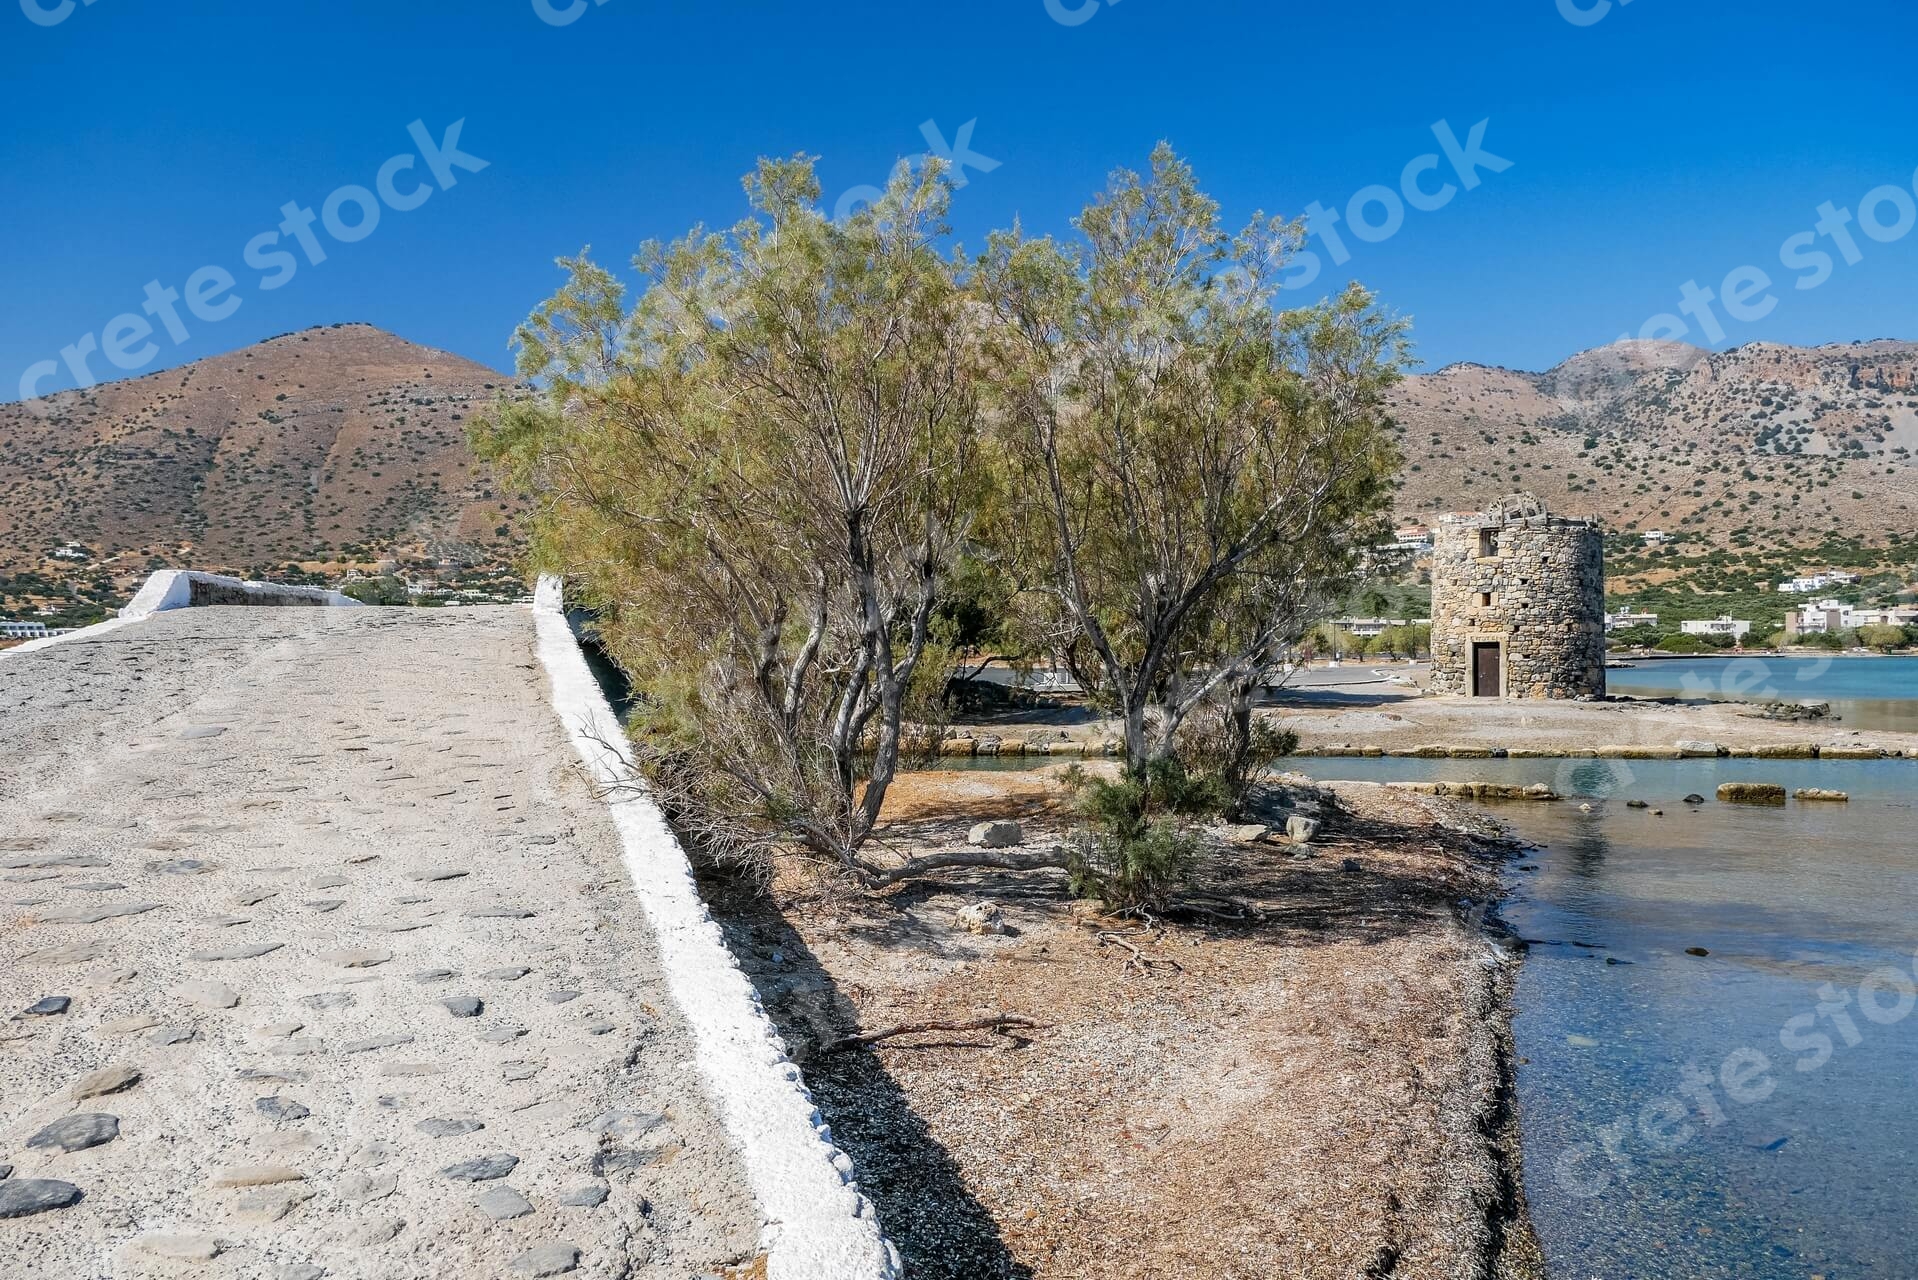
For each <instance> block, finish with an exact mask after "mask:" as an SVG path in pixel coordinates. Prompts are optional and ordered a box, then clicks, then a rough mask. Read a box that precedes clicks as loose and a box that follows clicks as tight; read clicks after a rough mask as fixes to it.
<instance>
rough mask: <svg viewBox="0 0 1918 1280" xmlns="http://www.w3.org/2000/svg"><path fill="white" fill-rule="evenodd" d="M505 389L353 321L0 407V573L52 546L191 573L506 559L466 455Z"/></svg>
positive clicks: (502, 521) (487, 492)
mask: <svg viewBox="0 0 1918 1280" xmlns="http://www.w3.org/2000/svg"><path fill="white" fill-rule="evenodd" d="M509 386H510V380H509V379H507V378H506V377H504V376H503V375H501V374H499V373H496V372H494V371H493V370H491V369H488V368H486V367H484V366H482V365H478V364H475V363H473V362H472V361H470V360H465V359H462V358H460V357H458V356H453V355H448V354H447V353H445V352H443V351H434V350H431V349H429V348H426V347H421V346H416V345H414V344H413V343H410V342H406V341H404V340H403V339H400V338H396V337H394V336H393V335H392V334H389V333H385V332H382V331H381V330H378V329H375V328H372V327H371V326H368V325H357V324H354V325H335V326H331V327H327V328H320V329H311V330H307V331H306V332H303V333H294V334H287V335H284V336H282V337H278V338H273V339H271V340H269V341H266V342H262V343H260V344H258V345H257V346H252V347H248V348H246V349H245V350H242V351H237V352H234V353H232V354H231V355H224V356H217V357H214V358H212V359H208V360H202V361H199V362H197V363H195V364H190V365H185V366H182V367H180V368H177V369H168V370H166V371H164V372H161V373H154V374H149V375H147V376H145V377H141V378H134V379H130V380H128V381H124V382H114V383H107V384H103V385H101V386H97V387H93V388H91V389H88V390H86V391H82V392H73V393H68V394H64V395H61V396H58V397H54V398H53V400H52V402H51V408H52V411H51V413H50V414H49V415H48V416H45V417H41V416H36V415H35V414H33V413H31V412H29V411H28V409H27V408H26V407H25V406H23V405H19V404H6V405H0V486H3V487H4V491H5V492H6V494H7V502H6V503H5V504H4V506H0V571H5V570H16V571H17V570H23V569H28V568H35V567H44V566H46V565H48V564H49V563H52V562H49V561H48V560H47V559H46V557H47V555H48V553H49V552H50V551H52V550H54V549H55V548H57V547H60V546H61V545H63V544H67V543H77V544H81V545H84V546H85V547H87V548H88V549H89V550H90V551H91V552H92V553H93V555H94V556H95V557H98V558H101V559H107V558H111V557H129V556H131V557H139V558H144V557H146V556H157V557H159V558H161V559H163V560H166V561H167V562H169V563H182V564H184V563H191V564H192V565H193V567H195V568H207V569H216V568H217V569H230V570H236V571H245V570H247V569H249V568H254V567H259V566H265V565H271V564H275V563H278V562H281V561H288V560H294V561H314V560H328V559H332V558H334V557H336V556H337V555H339V554H340V553H341V552H343V551H346V550H348V549H351V551H352V552H354V553H356V554H366V553H373V554H387V553H391V552H401V551H422V552H426V553H428V554H433V555H436V556H447V557H452V558H457V559H463V560H470V561H485V560H491V559H497V558H499V557H501V556H503V555H504V554H506V548H507V545H508V534H507V527H508V524H509V522H510V519H511V517H512V515H513V513H514V512H515V511H516V510H517V509H518V504H517V503H516V501H515V500H514V499H513V498H512V497H511V496H509V495H505V494H500V493H497V492H496V491H495V490H494V488H493V485H492V482H491V480H490V478H489V477H488V476H487V475H486V474H485V472H484V470H483V469H482V468H480V467H479V466H478V465H477V464H476V462H475V460H474V459H473V457H472V455H471V454H470V453H469V452H468V450H467V446H466V440H465V426H466V424H465V419H466V417H467V415H469V414H471V413H473V412H476V411H478V410H480V409H482V408H484V407H485V406H487V405H489V404H491V403H492V402H493V400H494V398H495V396H496V395H497V394H498V392H499V391H500V390H501V389H502V388H505V387H509Z"/></svg>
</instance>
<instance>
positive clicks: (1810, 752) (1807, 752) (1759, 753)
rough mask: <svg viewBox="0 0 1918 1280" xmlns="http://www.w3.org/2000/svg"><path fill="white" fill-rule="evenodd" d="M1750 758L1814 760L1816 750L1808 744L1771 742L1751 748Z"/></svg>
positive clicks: (1816, 754)
mask: <svg viewBox="0 0 1918 1280" xmlns="http://www.w3.org/2000/svg"><path fill="white" fill-rule="evenodd" d="M1752 756H1753V758H1754V759H1758V760H1816V759H1817V758H1818V748H1817V747H1816V746H1814V745H1812V744H1811V743H1809V742H1773V743H1769V744H1767V745H1765V746H1762V747H1753V748H1752Z"/></svg>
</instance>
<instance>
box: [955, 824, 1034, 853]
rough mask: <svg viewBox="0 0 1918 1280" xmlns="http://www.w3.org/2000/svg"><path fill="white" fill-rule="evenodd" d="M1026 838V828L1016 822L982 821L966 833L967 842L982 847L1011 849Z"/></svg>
mask: <svg viewBox="0 0 1918 1280" xmlns="http://www.w3.org/2000/svg"><path fill="white" fill-rule="evenodd" d="M1025 840H1026V832H1025V828H1024V827H1022V826H1020V825H1019V824H1018V823H1016V822H981V823H980V824H979V825H977V826H975V827H974V828H973V829H972V830H971V831H968V832H967V833H966V843H967V844H969V845H973V846H976V847H977V848H980V849H1010V848H1013V847H1014V846H1016V845H1021V844H1024V843H1025Z"/></svg>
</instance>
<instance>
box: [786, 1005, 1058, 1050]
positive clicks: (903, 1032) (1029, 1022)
mask: <svg viewBox="0 0 1918 1280" xmlns="http://www.w3.org/2000/svg"><path fill="white" fill-rule="evenodd" d="M1044 1025H1045V1024H1044V1023H1041V1022H1036V1021H1034V1020H1033V1019H1031V1018H1028V1017H1026V1016H1025V1015H1024V1014H1021V1013H1000V1014H995V1015H993V1016H992V1017H990V1018H971V1019H968V1020H966V1021H964V1022H902V1023H900V1024H899V1025H898V1026H896V1027H886V1028H884V1029H883V1030H879V1031H868V1032H866V1033H865V1034H864V1035H857V1036H843V1037H841V1038H840V1039H838V1040H828V1041H826V1043H824V1044H822V1045H820V1046H819V1049H818V1052H820V1053H837V1052H838V1051H839V1050H841V1049H851V1048H854V1047H855V1046H858V1045H873V1044H878V1043H879V1042H880V1041H881V1040H891V1039H893V1038H894V1037H896V1036H910V1035H917V1034H918V1033H920V1032H922V1031H992V1032H996V1033H997V1034H999V1035H1005V1034H1006V1033H1007V1032H1008V1031H1010V1030H1021V1031H1031V1030H1036V1029H1038V1028H1040V1027H1043V1026H1044Z"/></svg>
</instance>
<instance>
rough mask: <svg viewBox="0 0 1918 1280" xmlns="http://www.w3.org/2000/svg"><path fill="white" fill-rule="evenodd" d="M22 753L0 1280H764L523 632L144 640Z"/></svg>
mask: <svg viewBox="0 0 1918 1280" xmlns="http://www.w3.org/2000/svg"><path fill="white" fill-rule="evenodd" d="M0 725H4V726H5V730H6V733H7V736H8V738H9V743H8V746H7V749H6V753H5V756H4V758H0V1017H4V1018H6V1019H7V1020H6V1021H4V1022H0V1276H5V1277H7V1278H8V1280H13V1277H22V1278H23V1280H25V1278H27V1277H49V1278H53V1277H58V1278H59V1280H94V1278H95V1277H100V1278H104V1277H115V1278H116V1280H119V1278H144V1277H149V1276H151V1277H175V1276H193V1277H202V1276H204V1277H208V1278H209V1280H214V1278H228V1280H316V1278H317V1277H320V1276H326V1277H329V1278H332V1277H337V1278H339V1280H362V1278H363V1280H399V1278H405V1277H425V1276H432V1277H438V1278H442V1280H464V1278H466V1277H483V1276H485V1277H490V1276H505V1277H516V1276H544V1275H555V1274H564V1273H566V1272H568V1271H576V1272H577V1274H580V1275H590V1276H594V1277H601V1276H617V1277H632V1278H633V1280H664V1278H665V1277H673V1278H675V1280H684V1278H686V1277H691V1276H702V1275H713V1276H728V1275H734V1274H737V1275H740V1276H751V1275H758V1274H762V1272H761V1265H762V1264H761V1262H760V1260H759V1259H758V1254H757V1241H758V1237H759V1233H760V1229H761V1225H762V1224H761V1222H760V1216H759V1213H758V1210H757V1208H756V1207H755V1205H754V1203H753V1201H752V1197H751V1195H750V1193H749V1191H748V1190H747V1187H746V1183H745V1180H744V1178H743V1176H742V1174H741V1172H740V1169H739V1167H738V1164H737V1161H736V1159H735V1157H734V1155H733V1153H732V1151H731V1150H730V1148H729V1145H728V1142H727V1139H726V1137H725V1135H724V1132H723V1130H722V1128H721V1126H720V1124H719V1122H718V1120H717V1119H716V1117H715V1116H714V1114H713V1112H712V1109H711V1107H710V1105H709V1103H708V1101H707V1099H706V1097H705V1096H704V1093H703V1090H702V1088H701V1086H700V1084H699V1082H698V1080H697V1078H696V1076H695V1075H694V1074H693V1071H692V1066H691V1056H692V1053H691V1047H690V1043H689V1040H688V1037H687V1034H686V1032H685V1030H684V1028H683V1026H682V1024H681V1020H680V1017H679V1015H678V1013H677V1011H676V1010H675V1009H674V1008H673V1007H672V1006H671V1004H670V1002H669V1001H668V1000H667V999H666V998H665V996H664V994H663V985H662V982H661V980H660V977H659V974H658V965H657V960H656V956H655V952H654V945H653V942H652V939H651V936H650V934H649V932H648V929H647V927H646V924H645V920H644V917H643V914H642V911H641V908H640V906H639V903H638V902H637V900H636V899H635V897H634V895H633V893H632V891H631V888H630V886H629V885H628V884H627V882H626V880H625V877H624V875H623V873H622V871H621V868H620V865H619V862H618V855H617V846H616V841H615V838H614V833H613V830H612V826H611V824H610V822H609V821H608V820H607V818H606V815H605V812H604V809H603V806H602V805H601V803H600V802H599V801H598V800H597V799H596V798H595V797H594V796H593V795H592V794H591V791H590V789H589V788H588V787H587V786H586V784H585V783H584V782H583V781H581V780H580V779H579V778H578V777H577V775H576V774H575V773H574V772H573V771H572V768H571V762H572V759H573V756H572V752H571V751H570V749H569V747H568V746H567V744H566V742H565V740H564V738H563V736H562V733H561V727H560V725H559V724H558V722H557V720H556V718H555V716H554V714H553V712H552V709H551V707H550V705H549V704H548V702H547V699H546V693H545V689H544V682H543V679H542V677H541V675H540V669H539V664H538V662H537V659H536V657H535V654H534V649H533V623H532V618H531V616H530V615H529V614H528V613H527V612H526V611H524V610H521V609H505V608H502V609H462V610H448V611H445V612H428V611H413V610H376V609H366V610H322V609H264V608H237V609H236V608H227V609H195V610H184V611H180V612H175V613H168V614H162V615H158V616H156V617H154V618H152V619H150V620H148V621H146V622H143V623H140V624H138V625H136V626H132V627H128V628H124V629H121V630H119V631H117V632H113V633H110V634H108V635H106V636H103V637H99V638H97V639H81V640H74V641H69V642H67V643H66V644H64V645H60V646H56V647H54V648H52V649H49V650H46V651H42V652H38V653H31V654H25V655H12V656H8V657H5V658H0ZM9 1169H10V1173H9V1172H8V1170H9ZM76 1196H77V1199H76V1198H75V1197H76Z"/></svg>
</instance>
